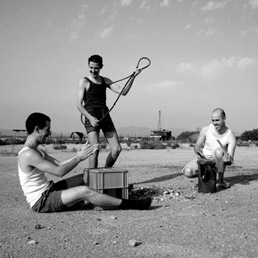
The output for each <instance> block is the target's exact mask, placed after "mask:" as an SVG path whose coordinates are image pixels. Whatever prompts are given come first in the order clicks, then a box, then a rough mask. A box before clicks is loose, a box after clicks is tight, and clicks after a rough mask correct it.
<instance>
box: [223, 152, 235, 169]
mask: <svg viewBox="0 0 258 258" xmlns="http://www.w3.org/2000/svg"><path fill="white" fill-rule="evenodd" d="M223 161H224V163H225V164H226V165H228V166H229V165H231V164H232V163H233V158H232V157H231V155H230V154H229V153H228V152H226V153H225V154H224V156H223Z"/></svg>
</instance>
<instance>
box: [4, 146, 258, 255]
mask: <svg viewBox="0 0 258 258" xmlns="http://www.w3.org/2000/svg"><path fill="white" fill-rule="evenodd" d="M73 147H74V146H69V148H68V150H67V151H63V152H62V151H55V150H53V149H52V148H51V146H47V147H46V150H47V151H48V152H49V153H50V154H51V155H53V156H55V157H57V158H58V159H60V160H63V159H66V158H68V157H71V156H72V155H74V154H73V153H72V151H71V150H72V148H73ZM7 148H8V147H6V146H1V148H0V153H1V155H0V184H1V187H0V194H1V199H0V208H1V209H0V215H1V216H0V225H1V235H0V256H1V257H205V258H206V257H207V258H208V257H212V258H213V257H221V258H222V257H223V258H224V257H225V258H226V257H243V258H251V257H258V246H257V239H258V216H257V215H258V198H257V195H258V181H257V179H258V168H257V167H258V165H257V155H258V148H255V147H251V148H247V147H239V148H237V150H236V156H235V164H234V165H233V166H231V167H230V168H228V170H227V172H226V175H225V177H226V180H227V181H229V182H230V183H231V184H232V187H231V188H229V189H227V190H223V191H222V190H221V191H218V192H216V193H214V194H202V193H198V191H197V187H196V184H197V179H188V178H185V177H184V176H183V175H182V174H181V170H182V167H183V166H184V165H185V163H186V162H187V161H189V160H191V159H192V158H194V154H193V150H192V148H189V147H180V148H178V149H175V150H172V149H169V150H129V151H123V152H122V153H121V156H120V157H119V159H118V161H117V163H116V166H115V167H116V168H118V169H119V168H121V169H126V170H128V177H129V183H133V185H134V188H133V190H132V192H131V195H130V196H131V197H135V196H138V197H141V196H151V197H152V198H153V203H152V206H151V209H150V210H147V211H132V210H127V211H126V210H124V211H122V210H102V209H90V208H89V207H88V206H79V207H77V209H76V210H74V211H67V212H62V213H52V214H37V213H34V212H32V211H31V210H30V209H29V208H28V205H27V204H26V202H25V198H24V196H23V193H22V191H21V188H20V185H19V179H18V173H17V156H15V155H10V152H11V151H12V152H17V151H18V150H19V149H20V148H21V146H15V147H13V146H12V147H9V148H11V149H7ZM7 154H8V155H7ZM106 155H107V152H106V151H102V152H101V153H100V164H99V165H100V167H101V166H103V165H104V161H105V157H106ZM86 166H87V164H86V163H84V164H82V163H81V164H79V166H78V167H77V168H75V169H74V170H73V171H72V172H71V173H70V174H69V175H70V176H72V175H75V174H78V173H81V172H82V170H83V169H84V168H85V167H86ZM51 179H52V178H51Z"/></svg>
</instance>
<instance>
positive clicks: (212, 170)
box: [197, 159, 217, 193]
mask: <svg viewBox="0 0 258 258" xmlns="http://www.w3.org/2000/svg"><path fill="white" fill-rule="evenodd" d="M197 163H198V192H199V193H215V192H216V171H217V169H216V164H215V162H214V161H213V160H208V159H198V161H197Z"/></svg>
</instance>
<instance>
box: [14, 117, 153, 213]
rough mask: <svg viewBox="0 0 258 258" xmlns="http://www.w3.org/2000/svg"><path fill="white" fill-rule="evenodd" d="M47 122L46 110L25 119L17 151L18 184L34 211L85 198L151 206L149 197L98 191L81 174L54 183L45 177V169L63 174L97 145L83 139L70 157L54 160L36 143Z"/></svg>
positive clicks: (47, 127) (113, 204)
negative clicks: (22, 142)
mask: <svg viewBox="0 0 258 258" xmlns="http://www.w3.org/2000/svg"><path fill="white" fill-rule="evenodd" d="M50 123H51V120H50V118H49V117H48V116H47V115H45V114H42V113H33V114H31V115H30V116H29V117H28V118H27V120H26V130H27V132H28V136H27V139H26V142H25V145H24V147H23V148H22V150H21V151H20V152H19V154H18V173H19V178H20V183H21V187H22V190H23V192H24V195H25V197H26V199H27V202H28V203H29V205H30V207H31V209H32V210H33V211H36V212H58V211H64V210H66V209H67V207H71V206H73V205H75V204H76V203H78V202H80V201H84V200H86V201H88V202H90V203H92V204H94V205H98V206H103V207H117V208H118V209H140V210H141V209H148V208H149V207H150V205H151V199H143V200H126V199H118V198H114V197H112V196H109V195H105V194H101V193H98V192H96V191H94V190H93V189H91V188H90V187H88V186H87V185H85V182H84V180H83V174H80V175H77V176H74V177H70V178H67V179H64V180H61V181H59V182H57V183H54V182H53V181H48V179H47V177H46V175H45V174H46V173H48V174H51V175H54V176H57V177H63V176H64V175H66V174H67V173H69V172H70V171H71V170H72V169H73V168H75V167H76V166H77V165H78V164H79V163H80V162H81V161H83V160H85V159H87V158H88V157H90V156H91V155H93V154H94V153H95V152H96V151H97V149H98V145H93V146H90V145H89V144H88V143H86V144H85V145H84V146H83V148H82V149H81V150H79V151H78V152H77V154H76V155H75V156H74V157H73V158H71V159H68V160H66V161H63V162H60V161H58V160H56V159H55V158H53V157H52V156H49V155H48V154H47V153H46V152H45V151H43V150H42V149H41V148H40V147H39V145H40V144H41V143H44V142H45V139H46V138H47V137H48V136H49V135H50Z"/></svg>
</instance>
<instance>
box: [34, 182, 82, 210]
mask: <svg viewBox="0 0 258 258" xmlns="http://www.w3.org/2000/svg"><path fill="white" fill-rule="evenodd" d="M49 183H50V188H49V189H48V190H46V191H45V192H44V193H42V195H41V197H40V198H39V199H38V201H37V202H36V203H35V204H34V205H33V206H32V208H31V209H32V210H33V211H36V212H39V213H46V212H60V211H65V210H67V206H65V205H64V204H63V202H62V199H61V193H62V191H63V190H65V189H68V186H67V182H66V180H65V179H64V180H61V181H59V182H57V183H54V182H53V181H50V182H49ZM82 184H83V179H82Z"/></svg>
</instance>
